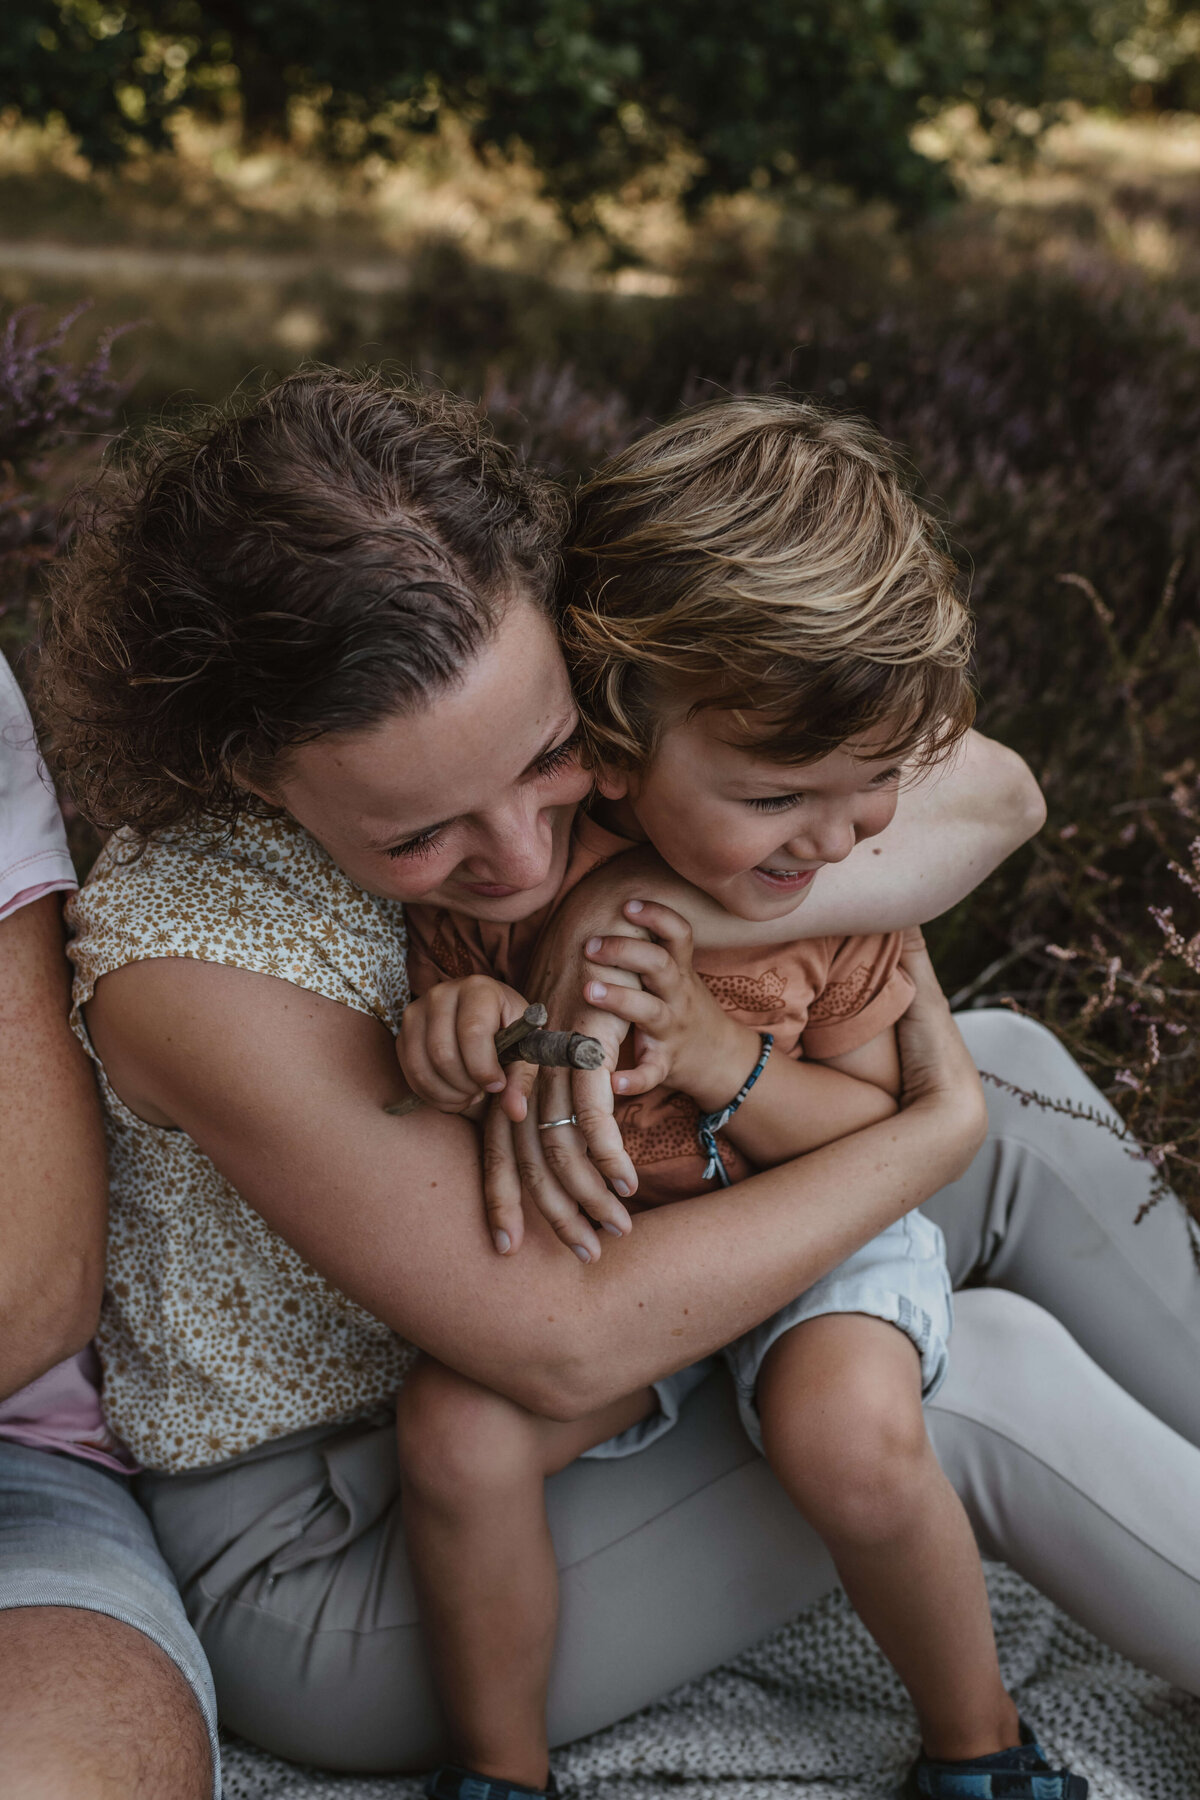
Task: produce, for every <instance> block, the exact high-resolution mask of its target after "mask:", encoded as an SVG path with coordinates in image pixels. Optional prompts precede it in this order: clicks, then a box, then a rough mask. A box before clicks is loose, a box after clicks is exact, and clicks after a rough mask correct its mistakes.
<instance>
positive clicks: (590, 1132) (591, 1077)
mask: <svg viewBox="0 0 1200 1800" xmlns="http://www.w3.org/2000/svg"><path fill="white" fill-rule="evenodd" d="M571 1106H572V1111H573V1112H574V1114H575V1117H576V1119H577V1120H578V1121H579V1130H580V1131H581V1132H582V1133H583V1139H584V1143H585V1144H586V1146H587V1153H588V1157H589V1159H590V1161H591V1163H592V1166H593V1168H595V1169H598V1170H599V1172H600V1174H601V1175H602V1176H603V1177H604V1179H605V1181H607V1182H609V1183H611V1185H612V1187H613V1188H615V1190H616V1192H617V1193H618V1194H619V1195H620V1196H621V1198H622V1199H625V1200H628V1199H629V1198H630V1196H631V1195H633V1194H635V1193H636V1192H637V1170H636V1169H635V1168H634V1166H633V1159H632V1158H631V1157H630V1155H629V1152H628V1151H627V1150H626V1148H625V1140H624V1138H623V1137H622V1136H621V1127H620V1126H619V1125H618V1124H617V1121H616V1118H615V1116H614V1114H613V1090H612V1083H611V1082H610V1080H609V1074H608V1070H607V1069H576V1070H575V1071H574V1073H573V1074H572V1076H571ZM605 1200H606V1205H607V1208H608V1210H607V1211H606V1212H605V1213H603V1214H594V1215H593V1216H595V1217H598V1218H599V1219H600V1222H601V1224H602V1225H604V1227H605V1229H606V1230H609V1231H619V1232H620V1233H621V1234H622V1235H624V1233H626V1232H627V1231H631V1230H632V1229H633V1221H632V1220H631V1219H630V1217H629V1214H628V1213H627V1212H626V1210H625V1208H624V1207H623V1206H620V1205H618V1204H617V1202H616V1201H615V1200H613V1199H612V1197H611V1195H608V1194H607V1193H606V1196H605ZM589 1210H591V1209H590V1208H589Z"/></svg>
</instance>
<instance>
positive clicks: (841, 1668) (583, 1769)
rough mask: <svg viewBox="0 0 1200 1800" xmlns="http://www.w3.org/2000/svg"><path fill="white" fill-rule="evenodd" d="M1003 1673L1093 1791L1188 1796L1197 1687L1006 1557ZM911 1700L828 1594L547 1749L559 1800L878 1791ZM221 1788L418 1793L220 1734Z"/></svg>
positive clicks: (1154, 1797)
mask: <svg viewBox="0 0 1200 1800" xmlns="http://www.w3.org/2000/svg"><path fill="white" fill-rule="evenodd" d="M988 1584H989V1587H990V1589H991V1596H992V1613H993V1617H994V1619H995V1622H996V1635H997V1638H998V1641H999V1646H1000V1660H1001V1664H1002V1666H1003V1669H1004V1675H1005V1679H1006V1680H1007V1682H1008V1685H1009V1688H1010V1690H1011V1692H1012V1693H1013V1694H1014V1696H1015V1697H1016V1700H1017V1702H1018V1704H1019V1706H1020V1708H1021V1712H1022V1713H1023V1715H1024V1716H1025V1718H1026V1719H1028V1721H1029V1722H1030V1724H1031V1725H1033V1726H1034V1727H1035V1728H1036V1730H1037V1733H1038V1736H1039V1738H1040V1739H1041V1742H1042V1744H1043V1746H1044V1747H1045V1749H1046V1750H1047V1752H1049V1753H1050V1754H1051V1755H1052V1756H1053V1758H1054V1760H1055V1761H1056V1762H1058V1761H1059V1760H1063V1761H1068V1762H1069V1763H1070V1765H1071V1766H1072V1767H1073V1768H1074V1769H1075V1770H1076V1771H1077V1772H1078V1773H1079V1774H1081V1775H1086V1776H1087V1778H1088V1780H1089V1781H1090V1782H1091V1784H1092V1800H1200V1700H1197V1699H1194V1698H1192V1697H1191V1696H1189V1695H1186V1694H1182V1693H1180V1692H1179V1691H1178V1689H1174V1688H1171V1687H1168V1686H1167V1684H1166V1683H1165V1682H1162V1681H1159V1680H1157V1679H1156V1678H1155V1677H1154V1676H1152V1675H1147V1674H1145V1673H1144V1672H1143V1671H1142V1670H1141V1669H1137V1668H1135V1667H1134V1666H1133V1665H1132V1664H1131V1663H1128V1662H1125V1661H1124V1660H1123V1659H1122V1658H1121V1657H1119V1656H1117V1655H1116V1654H1115V1653H1114V1652H1113V1651H1111V1650H1107V1649H1105V1647H1104V1646H1103V1645H1102V1644H1099V1643H1097V1641H1096V1640H1095V1638H1093V1637H1090V1636H1089V1635H1088V1633H1087V1632H1086V1631H1083V1630H1081V1629H1080V1627H1079V1626H1078V1625H1075V1624H1073V1623H1072V1622H1071V1620H1070V1619H1068V1618H1066V1617H1065V1616H1064V1615H1063V1614H1062V1613H1061V1612H1059V1611H1058V1610H1057V1609H1056V1608H1055V1607H1054V1606H1052V1605H1051V1603H1050V1602H1049V1601H1048V1600H1045V1599H1043V1598H1042V1596H1041V1595H1040V1594H1038V1593H1035V1591H1034V1590H1033V1589H1032V1588H1031V1587H1029V1586H1027V1585H1026V1583H1025V1582H1023V1581H1022V1580H1021V1579H1020V1578H1019V1577H1018V1576H1016V1575H1014V1574H1013V1573H1012V1571H1011V1570H1009V1569H1006V1568H1003V1567H1001V1566H999V1565H992V1566H991V1567H989V1569H988ZM915 1750H916V1734H915V1731H914V1726H913V1716H912V1710H911V1708H910V1706H909V1703H908V1700H907V1698H906V1696H905V1694H904V1691H903V1689H902V1688H901V1687H900V1684H899V1682H898V1681H897V1680H896V1678H895V1676H894V1675H893V1674H892V1672H891V1670H890V1669H889V1668H888V1666H887V1665H886V1663H885V1662H884V1660H883V1658H882V1657H881V1656H880V1654H879V1652H878V1651H877V1650H876V1648H875V1646H874V1645H873V1644H872V1642H871V1640H870V1639H869V1638H868V1636H867V1634H866V1632H865V1631H864V1630H863V1628H862V1626H861V1625H860V1624H859V1622H858V1620H857V1619H856V1618H855V1616H854V1614H853V1613H852V1612H851V1611H850V1608H849V1606H848V1605H847V1604H846V1601H845V1599H844V1598H843V1596H842V1595H841V1594H830V1595H829V1596H828V1597H827V1598H826V1599H824V1600H822V1601H819V1602H818V1604H817V1605H816V1606H814V1607H811V1608H810V1609H809V1610H808V1611H807V1612H806V1613H803V1614H802V1615H801V1616H800V1617H799V1618H797V1619H796V1620H794V1621H793V1622H792V1624H790V1625H787V1626H785V1627H784V1629H783V1630H782V1631H779V1632H777V1633H776V1634H775V1636H774V1637H771V1638H768V1639H766V1641H765V1642H764V1643H761V1644H757V1645H756V1646H755V1647H754V1648H753V1649H752V1650H747V1651H746V1652H745V1653H744V1654H743V1655H742V1656H739V1657H738V1658H737V1659H736V1661H734V1662H731V1663H727V1664H726V1666H725V1667H724V1668H723V1669H717V1670H716V1671H715V1672H714V1673H713V1674H712V1675H707V1676H705V1677H704V1678H703V1680H701V1681H694V1682H691V1683H690V1684H689V1685H688V1686H687V1687H682V1688H679V1689H678V1690H677V1692H675V1693H674V1694H671V1695H670V1696H669V1697H668V1698H667V1699H666V1700H662V1701H660V1702H659V1703H658V1704H657V1705H655V1706H649V1707H647V1708H646V1710H645V1711H644V1712H640V1713H638V1714H637V1715H636V1716H635V1717H634V1718H631V1719H626V1720H624V1721H623V1722H622V1723H621V1724H619V1725H614V1726H613V1727H612V1729H611V1730H609V1731H601V1732H598V1733H597V1734H596V1736H595V1737H591V1738H587V1739H585V1740H584V1741H583V1742H582V1743H578V1744H573V1745H572V1746H571V1747H570V1749H568V1750H563V1751H560V1752H558V1753H557V1755H556V1758H555V1765H556V1768H557V1770H558V1776H559V1783H560V1785H561V1787H562V1789H563V1792H564V1794H566V1795H569V1796H570V1797H571V1800H799V1797H800V1796H801V1795H803V1796H804V1800H886V1797H888V1796H890V1794H891V1793H892V1790H893V1788H894V1786H895V1784H896V1782H897V1781H898V1780H899V1779H900V1777H901V1776H902V1774H903V1772H904V1770H905V1768H906V1767H907V1765H908V1763H909V1761H910V1759H911V1757H912V1756H913V1754H914V1752H915ZM226 1754H227V1763H226V1770H225V1800H417V1796H418V1795H419V1793H420V1783H419V1782H418V1781H416V1780H413V1779H410V1778H407V1777H386V1778H384V1777H379V1776H360V1777H352V1776H345V1775H335V1776H330V1775H322V1774H319V1773H316V1772H314V1771H312V1770H309V1769H300V1768H297V1767H295V1766H294V1765H292V1764H289V1763H282V1762H279V1761H277V1760H276V1759H275V1758H274V1757H270V1756H265V1755H263V1754H262V1753H261V1752H260V1751H257V1750H252V1749H250V1748H249V1747H248V1746H247V1745H245V1744H240V1743H236V1742H233V1741H230V1742H229V1743H228V1745H227V1750H226Z"/></svg>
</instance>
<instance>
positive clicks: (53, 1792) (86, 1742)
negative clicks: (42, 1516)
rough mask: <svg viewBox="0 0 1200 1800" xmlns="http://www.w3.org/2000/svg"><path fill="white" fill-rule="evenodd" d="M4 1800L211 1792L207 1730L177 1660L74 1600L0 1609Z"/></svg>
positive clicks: (164, 1797) (104, 1799)
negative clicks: (76, 1605)
mask: <svg viewBox="0 0 1200 1800" xmlns="http://www.w3.org/2000/svg"><path fill="white" fill-rule="evenodd" d="M0 1768H3V1770H4V1793H5V1800H209V1796H211V1794H212V1786H213V1771H212V1758H211V1752H210V1748H209V1741H208V1732H207V1729H206V1727H205V1723H204V1719H203V1716H202V1714H201V1711H200V1708H199V1705H198V1704H197V1701H196V1698H195V1695H194V1694H193V1693H192V1690H191V1688H190V1687H189V1686H188V1684H187V1682H186V1681H185V1680H184V1678H183V1676H182V1675H181V1674H180V1672H179V1670H178V1669H177V1668H176V1667H175V1664H174V1663H173V1662H172V1661H171V1659H170V1658H169V1657H168V1656H167V1655H166V1653H165V1652H164V1651H162V1650H160V1649H159V1647H158V1645H157V1644H154V1643H152V1642H151V1641H150V1639H149V1638H147V1637H145V1636H144V1635H143V1633H142V1632H140V1631H137V1630H135V1629H134V1627H133V1626H131V1625H126V1624H124V1623H122V1622H121V1621H119V1620H117V1619H110V1618H107V1617H105V1616H104V1615H103V1614H100V1613H93V1612H85V1611H82V1610H80V1609H77V1608H73V1607H57V1606H32V1607H20V1608H15V1609H12V1610H10V1611H7V1612H3V1613H0Z"/></svg>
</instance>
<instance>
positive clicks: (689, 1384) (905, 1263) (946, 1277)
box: [585, 1212, 954, 1458]
mask: <svg viewBox="0 0 1200 1800" xmlns="http://www.w3.org/2000/svg"><path fill="white" fill-rule="evenodd" d="M826 1313H866V1314H867V1315H868V1316H869V1317H870V1318H873V1319H886V1320H887V1322H888V1324H889V1325H895V1326H896V1327H897V1328H898V1329H899V1330H900V1331H902V1332H903V1333H904V1335H905V1336H906V1337H908V1338H911V1339H912V1342H913V1344H914V1345H915V1346H916V1349H917V1353H918V1355H919V1356H920V1358H921V1397H922V1399H923V1400H932V1398H933V1396H934V1395H935V1394H936V1393H937V1391H938V1389H939V1388H940V1387H941V1385H942V1383H943V1381H944V1380H945V1379H946V1370H947V1367H948V1354H947V1347H948V1345H949V1341H950V1327H951V1324H952V1322H953V1316H954V1309H953V1302H952V1300H951V1294H950V1273H949V1270H948V1268H947V1266H946V1240H945V1238H944V1237H943V1236H942V1233H941V1230H940V1228H939V1227H938V1226H937V1225H935V1224H934V1223H933V1221H932V1219H927V1218H926V1217H925V1216H924V1214H923V1213H920V1212H910V1213H906V1214H905V1216H904V1217H903V1218H902V1219H897V1221H896V1223H895V1224H894V1225H889V1226H888V1228H887V1230H886V1231H881V1232H880V1233H879V1236H878V1237H873V1238H872V1239H871V1241H870V1242H869V1243H867V1244H864V1245H863V1246H862V1248H861V1250H856V1251H855V1252H854V1254H853V1256H848V1257H847V1258H846V1260H845V1262H842V1263H839V1264H838V1266H837V1268H836V1269H831V1270H830V1271H829V1274H828V1275H825V1276H823V1277H822V1278H821V1280H820V1281H817V1282H814V1283H813V1285H812V1287H810V1288H806V1289H805V1291H804V1293H802V1294H801V1295H800V1296H799V1298H798V1299H796V1300H792V1301H790V1302H789V1304H788V1305H787V1306H783V1307H781V1308H780V1309H779V1311H778V1312H777V1313H772V1315H771V1317H770V1318H769V1319H765V1320H764V1321H763V1323H762V1324H761V1325H756V1326H755V1327H754V1329H753V1331H747V1332H746V1333H745V1334H744V1335H743V1336H742V1337H740V1338H736V1339H735V1340H734V1342H733V1343H732V1344H727V1345H726V1347H725V1349H724V1350H722V1351H721V1353H720V1354H721V1356H722V1357H723V1358H724V1360H725V1362H726V1363H727V1364H728V1366H729V1372H730V1374H731V1375H732V1376H733V1381H734V1386H735V1387H736V1389H737V1397H738V1410H739V1412H740V1413H741V1416H742V1424H743V1425H744V1426H745V1428H746V1432H747V1435H748V1436H749V1438H750V1441H751V1443H752V1444H753V1445H754V1447H755V1449H756V1450H761V1449H762V1430H761V1428H760V1425H759V1419H758V1407H757V1404H756V1400H755V1394H756V1390H757V1387H758V1375H759V1370H760V1369H761V1368H762V1366H763V1363H764V1362H765V1360H766V1356H767V1352H768V1351H769V1350H770V1348H771V1346H772V1344H774V1343H776V1342H777V1341H778V1339H779V1338H781V1337H783V1335H784V1333H785V1332H788V1331H790V1330H791V1329H792V1327H793V1326H794V1325H801V1324H803V1322H804V1320H805V1319H819V1318H821V1317H822V1315H824V1314H826ZM714 1360H715V1359H714V1358H713V1357H706V1358H705V1359H704V1361H703V1362H698V1363H692V1364H691V1365H690V1366H689V1367H688V1368H686V1369H680V1370H679V1372H678V1374H675V1375H668V1376H666V1377H665V1378H664V1379H663V1380H662V1381H656V1382H655V1383H654V1391H655V1393H656V1394H657V1395H658V1407H659V1410H658V1411H657V1412H656V1413H652V1414H651V1416H650V1417H649V1418H648V1419H643V1420H642V1421H641V1422H640V1424H637V1425H631V1426H630V1428H629V1430H628V1431H623V1432H621V1433H620V1435H619V1436H618V1437H613V1438H609V1439H608V1440H607V1442H605V1443H603V1444H597V1445H596V1447H595V1449H593V1450H588V1451H586V1452H585V1454H586V1455H587V1456H590V1457H599V1458H603V1457H608V1456H633V1455H635V1454H636V1452H637V1451H639V1450H644V1449H645V1448H646V1446H647V1445H648V1444H652V1443H653V1442H654V1441H655V1439H656V1438H660V1437H662V1435H663V1433H664V1432H667V1431H670V1430H671V1429H672V1427H673V1426H674V1424H675V1422H676V1420H677V1419H678V1418H679V1409H680V1407H681V1406H682V1405H683V1403H684V1401H685V1400H686V1399H687V1397H688V1395H689V1394H690V1393H691V1391H692V1389H693V1388H695V1387H698V1386H699V1384H700V1383H701V1382H702V1381H703V1380H704V1377H705V1376H706V1375H707V1374H708V1372H709V1370H710V1369H711V1368H712V1366H713V1362H714Z"/></svg>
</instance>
